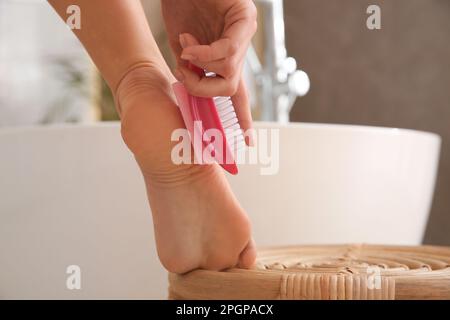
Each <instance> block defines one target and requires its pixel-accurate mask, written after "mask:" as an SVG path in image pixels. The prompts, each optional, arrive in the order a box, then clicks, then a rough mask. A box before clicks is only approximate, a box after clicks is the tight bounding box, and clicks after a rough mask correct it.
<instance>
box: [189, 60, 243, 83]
mask: <svg viewBox="0 0 450 320" xmlns="http://www.w3.org/2000/svg"><path fill="white" fill-rule="evenodd" d="M190 63H192V64H193V65H196V66H197V67H199V68H202V69H203V70H206V71H208V72H213V73H215V74H216V75H219V76H221V77H222V78H225V79H231V78H233V77H235V76H237V75H238V74H239V66H237V64H236V62H235V59H233V58H228V59H222V60H217V61H212V62H200V61H197V60H193V61H190Z"/></svg>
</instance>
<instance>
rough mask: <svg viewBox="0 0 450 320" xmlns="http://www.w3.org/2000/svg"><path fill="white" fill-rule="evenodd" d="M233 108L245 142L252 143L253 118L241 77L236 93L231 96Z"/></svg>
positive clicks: (251, 144) (249, 144)
mask: <svg viewBox="0 0 450 320" xmlns="http://www.w3.org/2000/svg"><path fill="white" fill-rule="evenodd" d="M231 101H232V102H233V106H234V110H235V112H236V115H237V118H238V120H239V125H240V126H241V129H242V130H243V131H244V133H245V143H246V144H247V145H248V146H253V145H254V137H253V120H252V112H251V109H250V103H249V98H248V94H247V88H246V85H245V82H244V79H243V78H242V77H241V79H240V80H239V85H238V88H237V91H236V93H235V94H234V95H233V96H232V97H231Z"/></svg>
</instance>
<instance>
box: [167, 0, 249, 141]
mask: <svg viewBox="0 0 450 320" xmlns="http://www.w3.org/2000/svg"><path fill="white" fill-rule="evenodd" d="M161 3H162V9H163V15H164V20H165V23H166V27H167V32H168V34H169V41H170V44H171V47H172V49H173V51H174V53H175V56H176V58H177V65H178V66H177V70H176V71H175V76H176V77H177V79H178V80H179V81H181V82H183V83H184V85H185V86H186V88H187V90H188V91H189V92H190V93H191V94H193V95H196V96H206V97H212V96H231V97H232V101H233V105H234V107H235V110H236V114H237V116H238V119H239V123H240V125H241V128H242V129H243V130H244V131H246V130H247V129H251V127H252V119H251V112H250V106H249V101H248V95H247V91H246V88H245V83H244V81H243V79H242V67H243V63H244V58H245V54H246V51H247V48H248V46H249V44H250V41H251V38H252V36H253V34H254V33H255V31H256V8H255V6H254V4H253V2H252V1H251V0H182V1H180V0H162V2H161ZM188 62H190V63H192V64H194V65H196V66H198V67H200V68H203V69H205V70H207V71H209V72H214V73H215V74H216V75H217V76H216V77H213V78H205V77H200V76H198V75H197V74H196V73H195V72H193V71H191V70H190V69H189V68H188V67H187V64H188ZM247 143H248V144H249V141H247Z"/></svg>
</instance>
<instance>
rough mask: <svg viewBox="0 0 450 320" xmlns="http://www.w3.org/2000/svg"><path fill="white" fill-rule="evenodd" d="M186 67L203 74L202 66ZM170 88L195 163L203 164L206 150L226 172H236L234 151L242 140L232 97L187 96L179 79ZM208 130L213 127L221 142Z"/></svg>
mask: <svg viewBox="0 0 450 320" xmlns="http://www.w3.org/2000/svg"><path fill="white" fill-rule="evenodd" d="M189 67H190V69H191V70H193V71H195V72H196V73H197V74H199V75H200V76H202V77H204V76H206V74H205V72H204V71H203V70H202V69H200V68H198V67H196V66H194V65H192V64H190V65H189ZM173 89H174V92H175V96H176V98H177V101H178V105H179V107H180V110H181V114H182V116H183V120H184V124H185V125H186V128H187V129H188V130H189V133H190V135H191V141H192V145H193V147H194V155H195V157H196V159H197V162H198V163H203V151H204V150H207V151H208V154H210V155H212V156H213V157H214V160H215V161H216V162H217V163H219V164H220V165H221V166H222V167H223V168H224V169H225V170H226V171H228V172H229V173H231V174H237V173H238V169H237V166H236V161H235V152H237V151H238V150H239V149H241V148H242V147H243V146H244V145H245V143H244V136H243V133H242V129H241V127H240V125H239V121H238V119H237V116H236V113H235V111H234V106H233V103H232V101H231V98H230V97H215V98H202V97H195V96H192V95H190V94H189V93H188V92H187V90H186V88H185V87H184V85H183V84H182V83H180V82H177V83H174V84H173ZM209 129H216V130H215V131H216V133H217V132H220V136H221V138H222V141H214V138H215V136H214V135H208V132H211V130H210V131H208V130H209ZM210 136H211V137H210ZM194 137H200V138H197V139H201V143H197V142H196V141H195V139H194ZM205 138H206V139H205ZM211 138H212V139H211ZM205 140H206V141H205ZM211 142H214V143H211Z"/></svg>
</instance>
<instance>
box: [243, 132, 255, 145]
mask: <svg viewBox="0 0 450 320" xmlns="http://www.w3.org/2000/svg"><path fill="white" fill-rule="evenodd" d="M245 135H246V139H245V142H246V143H247V146H249V147H254V146H255V132H254V131H253V129H249V130H247V131H246V134H245Z"/></svg>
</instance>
